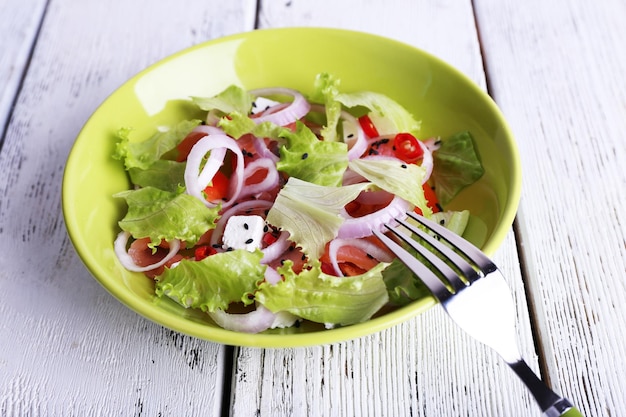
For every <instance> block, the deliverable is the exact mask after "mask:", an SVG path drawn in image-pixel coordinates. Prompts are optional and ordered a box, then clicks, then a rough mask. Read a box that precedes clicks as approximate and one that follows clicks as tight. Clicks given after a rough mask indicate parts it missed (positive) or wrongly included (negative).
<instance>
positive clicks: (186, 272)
mask: <svg viewBox="0 0 626 417" xmlns="http://www.w3.org/2000/svg"><path fill="white" fill-rule="evenodd" d="M262 258H263V253H262V252H261V251H260V250H256V251H254V252H249V251H247V250H244V249H237V250H233V251H229V252H223V253H217V254H215V255H211V256H208V257H206V258H204V259H202V260H201V261H192V260H187V259H183V260H182V261H180V262H179V263H178V265H177V266H176V267H174V268H165V270H164V272H163V274H161V275H160V276H159V277H157V283H156V294H157V295H158V296H159V297H162V296H163V295H165V296H168V297H170V298H171V299H173V300H174V301H176V302H177V303H179V304H180V305H182V306H183V307H186V308H199V309H200V310H202V311H205V312H207V311H209V312H213V311H215V310H216V309H218V308H219V309H222V310H226V309H227V308H228V305H229V304H230V303H234V302H243V303H244V304H246V305H248V304H251V303H252V302H253V300H254V297H253V295H254V292H255V291H256V289H257V286H258V283H259V282H261V281H263V279H264V276H265V268H266V266H265V265H261V259H262Z"/></svg>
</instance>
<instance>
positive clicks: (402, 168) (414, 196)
mask: <svg viewBox="0 0 626 417" xmlns="http://www.w3.org/2000/svg"><path fill="white" fill-rule="evenodd" d="M348 166H349V167H350V169H351V170H353V171H355V172H356V173H358V174H360V175H362V176H363V177H365V178H366V179H367V180H368V181H371V182H372V183H374V184H375V185H376V186H378V187H380V188H382V189H383V190H385V191H388V192H390V193H393V194H395V195H397V196H399V197H400V198H403V199H404V200H406V201H408V202H409V203H411V204H413V205H415V206H417V207H419V208H420V209H421V210H422V213H424V215H426V216H428V215H430V213H432V210H431V209H430V208H429V207H428V204H427V202H426V197H425V196H424V189H423V188H422V182H423V180H424V175H425V170H424V168H422V167H420V166H419V165H415V164H406V163H403V162H402V161H399V160H395V159H354V160H352V161H350V164H349V165H348Z"/></svg>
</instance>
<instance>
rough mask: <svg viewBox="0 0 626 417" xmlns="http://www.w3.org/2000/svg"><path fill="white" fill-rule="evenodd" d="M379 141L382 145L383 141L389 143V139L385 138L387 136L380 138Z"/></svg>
mask: <svg viewBox="0 0 626 417" xmlns="http://www.w3.org/2000/svg"><path fill="white" fill-rule="evenodd" d="M380 143H381V145H384V144H385V143H389V139H387V138H385V139H381V140H380Z"/></svg>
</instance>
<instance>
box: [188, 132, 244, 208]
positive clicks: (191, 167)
mask: <svg viewBox="0 0 626 417" xmlns="http://www.w3.org/2000/svg"><path fill="white" fill-rule="evenodd" d="M227 149H228V150H230V151H232V152H233V153H234V154H235V155H236V157H237V167H236V168H235V174H234V175H233V176H232V177H231V183H230V184H231V188H232V190H231V193H230V194H231V195H230V198H229V199H228V200H226V201H224V202H223V203H222V207H228V206H230V205H232V204H233V203H234V202H235V200H236V199H237V197H238V196H239V193H240V192H241V188H242V186H243V170H244V161H243V154H242V152H241V149H239V146H238V145H237V142H236V141H235V140H234V139H233V138H231V137H229V136H226V135H225V134H223V133H211V134H209V135H207V136H205V137H203V138H202V139H200V140H199V141H198V142H197V143H196V144H195V145H194V146H193V147H192V148H191V151H190V152H189V156H188V157H187V166H186V167H185V174H184V179H185V187H186V189H187V193H188V194H190V195H192V196H194V197H196V198H198V199H199V200H200V201H202V202H203V203H204V205H205V206H207V207H215V206H217V203H213V202H210V201H207V200H206V198H204V196H203V195H202V191H203V190H204V189H205V188H206V187H207V186H208V185H209V184H210V183H211V180H212V179H213V177H214V176H215V173H216V172H217V171H218V170H219V169H220V167H221V166H222V164H223V163H224V157H225V156H226V150H227ZM209 151H212V152H211V155H210V156H209V158H208V160H207V161H206V163H205V165H204V167H203V168H202V171H200V166H201V164H202V160H203V159H204V156H205V155H206V154H207V152H209ZM198 171H200V174H198Z"/></svg>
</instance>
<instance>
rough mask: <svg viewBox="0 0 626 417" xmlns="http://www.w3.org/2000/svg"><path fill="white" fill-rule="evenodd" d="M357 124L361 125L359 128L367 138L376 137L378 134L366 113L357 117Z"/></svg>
mask: <svg viewBox="0 0 626 417" xmlns="http://www.w3.org/2000/svg"><path fill="white" fill-rule="evenodd" d="M359 124H360V125H361V129H363V132H364V133H365V136H367V137H369V138H377V137H378V136H380V135H379V134H378V130H377V129H376V126H374V123H373V122H372V120H371V119H370V118H369V116H368V115H365V116H361V117H359Z"/></svg>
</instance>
